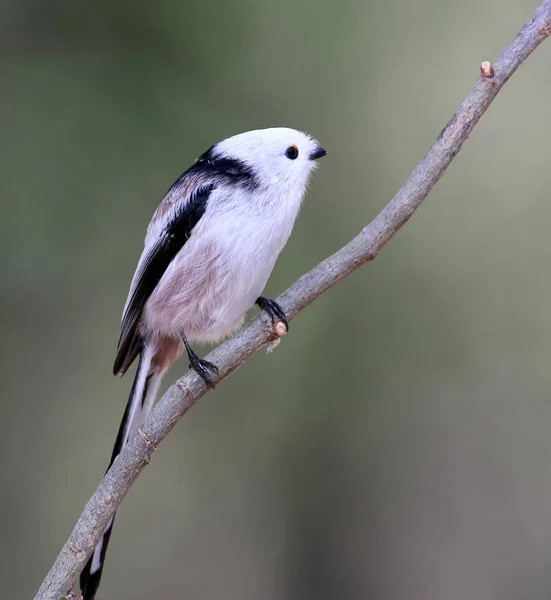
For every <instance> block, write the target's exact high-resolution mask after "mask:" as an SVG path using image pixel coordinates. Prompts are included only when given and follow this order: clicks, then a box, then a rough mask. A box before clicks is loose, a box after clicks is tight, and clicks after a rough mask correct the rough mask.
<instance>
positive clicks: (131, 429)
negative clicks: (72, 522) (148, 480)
mask: <svg viewBox="0 0 551 600" xmlns="http://www.w3.org/2000/svg"><path fill="white" fill-rule="evenodd" d="M153 355H154V350H153V349H152V348H150V347H148V346H146V347H145V348H144V349H143V350H142V352H141V354H140V361H139V363H138V369H137V371H136V375H135V377H134V383H133V384H132V390H131V391H130V397H129V398H128V403H127V405H126V409H125V411H124V415H123V417H122V421H121V424H120V426H119V431H118V433H117V439H116V441H115V446H114V448H113V453H112V455H111V460H110V461H109V466H108V467H107V470H109V469H110V468H111V465H112V464H113V462H114V461H115V458H117V456H118V455H119V454H120V451H121V450H122V448H123V446H124V445H125V444H126V443H127V442H128V440H129V439H130V438H131V437H132V436H133V435H134V433H136V431H137V430H138V427H139V426H140V425H141V424H142V423H143V421H144V420H145V419H146V417H147V415H148V414H149V412H150V411H151V409H152V407H153V404H154V402H155V398H156V396H157V392H158V390H159V386H160V384H161V379H162V376H163V373H164V372H163V371H161V372H158V371H156V370H154V369H153V365H152V359H153ZM114 520H115V516H113V518H112V519H111V521H110V522H109V525H108V526H107V528H106V530H105V531H104V533H103V536H102V537H101V539H100V541H99V543H98V545H97V546H96V549H95V550H94V553H93V554H92V556H91V557H90V559H89V560H88V562H87V563H86V566H85V567H84V570H83V571H82V573H81V575H80V589H81V592H82V596H83V600H94V597H95V595H96V592H97V591H98V587H99V584H100V581H101V576H102V572H103V566H104V562H105V554H106V552H107V546H108V544H109V539H110V537H111V532H112V530H113V523H114Z"/></svg>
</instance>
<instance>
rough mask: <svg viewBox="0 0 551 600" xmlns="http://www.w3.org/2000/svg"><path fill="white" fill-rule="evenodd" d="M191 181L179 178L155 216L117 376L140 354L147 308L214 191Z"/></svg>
mask: <svg viewBox="0 0 551 600" xmlns="http://www.w3.org/2000/svg"><path fill="white" fill-rule="evenodd" d="M190 179H194V178H193V177H192V176H191V174H190V176H189V177H186V174H184V175H183V176H182V177H180V179H178V180H177V181H176V183H174V185H173V186H172V187H171V188H170V189H169V191H168V192H167V194H166V196H165V198H164V200H163V202H161V204H160V205H159V208H158V209H157V211H156V213H155V215H154V216H153V220H152V224H151V225H150V227H149V230H148V235H147V237H146V246H145V249H144V251H143V253H142V256H141V258H140V261H139V263H138V266H137V268H136V273H135V275H134V279H133V280H132V284H131V286H130V291H129V293H128V300H127V301H126V306H125V308H124V313H123V316H122V323H121V335H120V338H119V343H118V346H117V355H116V357H115V363H114V365H113V373H114V374H115V375H117V374H121V375H122V374H124V373H125V372H126V370H127V369H128V367H129V366H130V365H131V364H132V362H133V361H134V359H135V358H136V356H137V355H138V354H139V353H140V350H141V345H142V340H141V337H140V333H139V325H140V320H141V318H142V312H143V308H144V305H145V303H146V302H147V300H148V298H149V297H150V296H151V294H152V293H153V290H154V289H155V288H156V287H157V285H158V283H159V281H160V280H161V278H162V276H163V274H164V272H165V271H166V269H167V268H168V265H169V264H170V263H171V262H172V260H173V259H174V257H175V256H176V255H177V254H178V252H179V251H180V250H181V249H182V248H183V246H184V244H185V243H186V242H187V241H188V239H189V237H190V235H191V233H192V231H193V228H194V227H195V226H196V225H197V223H198V222H199V220H200V219H201V217H202V216H203V215H204V213H205V210H206V208H207V201H208V199H209V196H210V194H211V192H212V191H213V190H214V188H215V185H214V184H213V183H208V182H202V183H201V181H200V180H197V179H195V181H193V182H191V181H190ZM190 183H191V185H190ZM193 184H195V185H193Z"/></svg>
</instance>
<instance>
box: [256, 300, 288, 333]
mask: <svg viewBox="0 0 551 600" xmlns="http://www.w3.org/2000/svg"><path fill="white" fill-rule="evenodd" d="M255 304H258V307H259V308H260V310H263V311H265V312H267V313H268V314H269V315H270V318H271V319H272V325H275V324H276V322H277V321H281V322H282V323H283V324H284V325H285V327H287V331H289V323H287V317H286V316H285V313H284V312H283V309H282V308H281V306H279V304H278V303H277V302H276V301H275V300H272V299H271V298H264V297H263V296H259V297H258V298H257V300H256V303H255Z"/></svg>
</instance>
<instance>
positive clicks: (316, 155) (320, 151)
mask: <svg viewBox="0 0 551 600" xmlns="http://www.w3.org/2000/svg"><path fill="white" fill-rule="evenodd" d="M326 154H327V150H325V148H322V147H321V146H318V147H317V148H316V149H315V150H314V151H313V152H312V153H310V156H309V157H308V158H309V159H310V160H317V159H318V158H321V157H322V156H325V155H326Z"/></svg>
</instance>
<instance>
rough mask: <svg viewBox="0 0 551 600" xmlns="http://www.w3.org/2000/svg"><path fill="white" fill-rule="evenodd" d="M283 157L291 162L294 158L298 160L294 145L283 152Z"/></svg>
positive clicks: (296, 149)
mask: <svg viewBox="0 0 551 600" xmlns="http://www.w3.org/2000/svg"><path fill="white" fill-rule="evenodd" d="M285 156H286V157H287V158H290V159H291V160H295V158H298V148H297V147H296V146H295V145H294V144H293V145H292V146H289V147H288V148H287V150H285Z"/></svg>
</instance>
